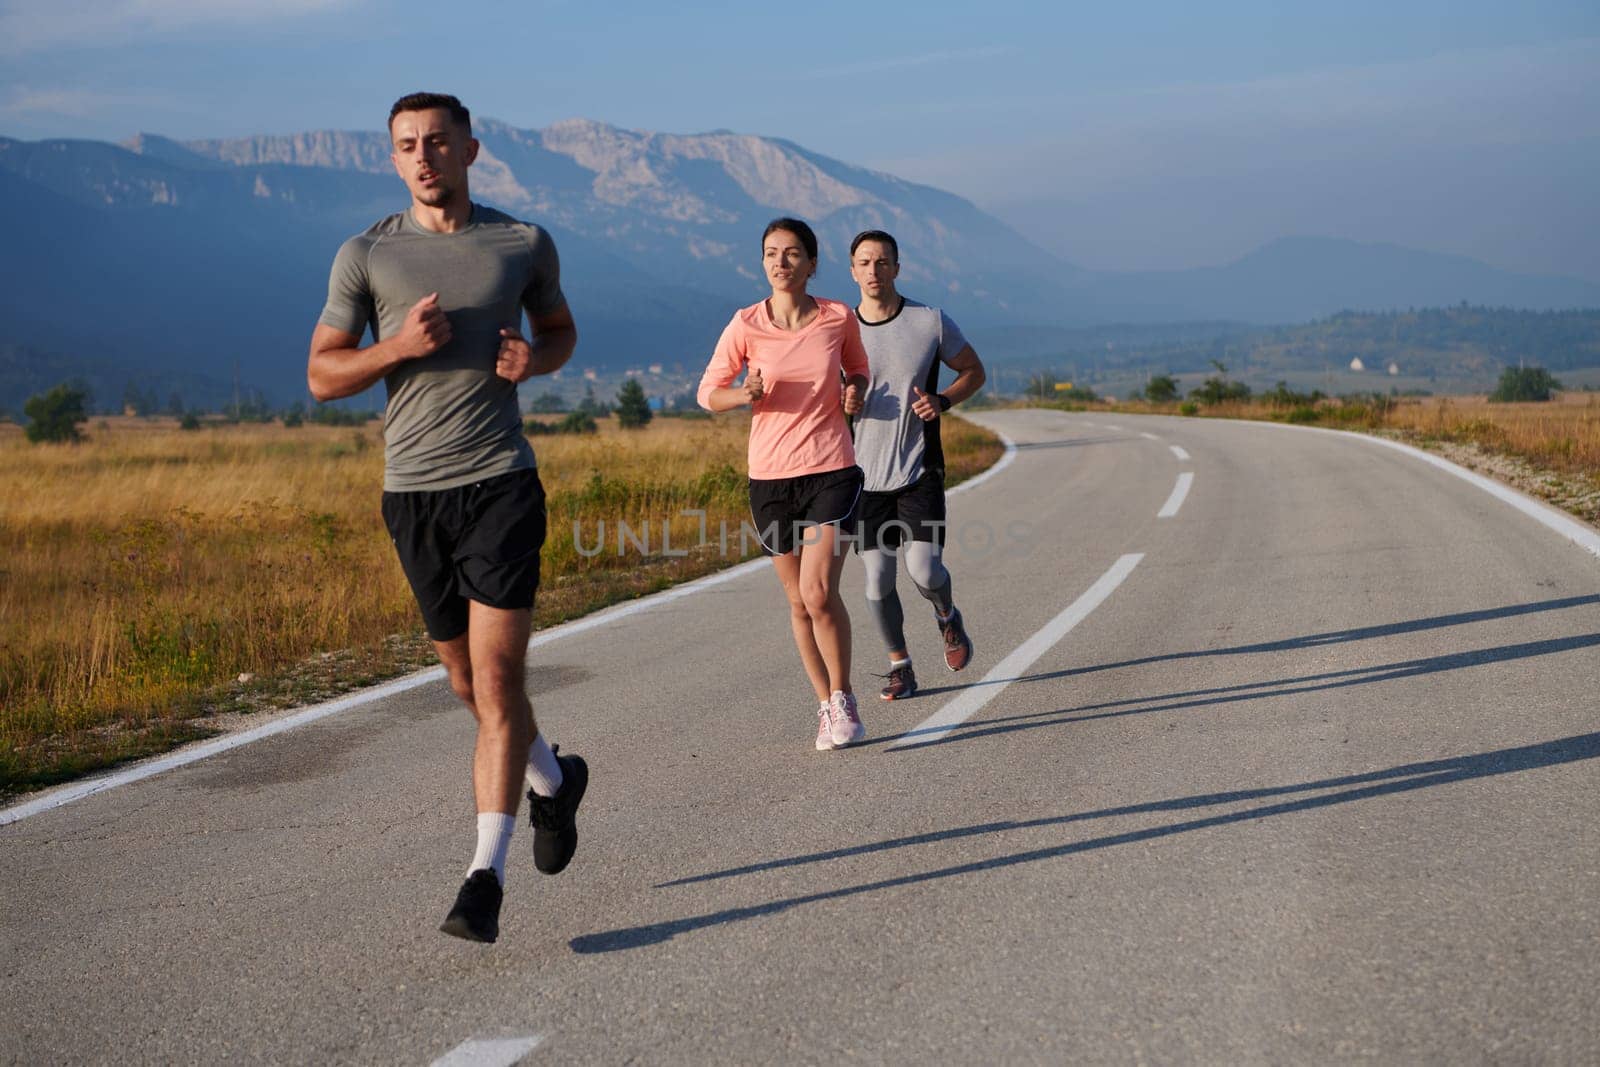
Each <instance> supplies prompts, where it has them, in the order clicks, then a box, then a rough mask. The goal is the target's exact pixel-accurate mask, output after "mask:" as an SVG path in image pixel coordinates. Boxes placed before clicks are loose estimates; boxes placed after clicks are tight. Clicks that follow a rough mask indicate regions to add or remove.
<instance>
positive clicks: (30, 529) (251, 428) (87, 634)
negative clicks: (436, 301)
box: [0, 413, 1001, 796]
mask: <svg viewBox="0 0 1600 1067" xmlns="http://www.w3.org/2000/svg"><path fill="white" fill-rule="evenodd" d="M583 417H584V419H585V420H587V425H585V426H584V427H583V428H582V429H577V430H571V429H569V430H567V432H559V433H552V434H549V435H540V436H538V437H536V438H535V440H534V448H535V451H536V452H537V454H538V456H539V470H540V475H541V477H542V479H543V481H544V483H545V488H546V492H547V494H548V511H549V536H548V539H547V541H546V544H545V550H544V557H543V560H544V563H543V570H544V581H543V584H542V586H541V589H540V593H539V597H538V604H537V607H536V609H535V613H534V614H535V618H534V622H535V625H536V626H537V627H539V628H546V627H549V626H552V625H554V624H556V623H559V622H561V621H563V620H566V619H571V618H574V617H576V616H579V615H583V614H586V613H588V612H591V611H594V610H595V609H597V608H600V607H603V606H605V605H607V604H611V603H615V602H617V601H621V600H626V599H629V598H632V597H637V596H640V595H643V594H646V593H650V592H654V591H656V590H659V589H663V588H665V587H667V586H669V585H672V584H674V583H676V582H681V581H684V580H686V579H689V578H694V577H697V576H700V575H703V574H707V573H710V572H712V571H715V570H718V569H720V568H722V567H725V566H728V565H731V564H733V563H737V562H739V561H740V560H741V559H744V558H749V557H750V556H752V555H755V554H756V553H757V552H758V551H759V549H758V547H757V545H756V542H755V541H754V539H753V537H752V538H749V539H747V541H746V542H745V543H743V544H741V541H740V527H741V524H742V523H743V522H745V521H747V519H748V511H747V502H746V490H745V485H746V478H745V473H744V469H745V444H746V440H747V436H748V432H749V422H748V416H743V417H741V416H739V415H726V416H721V417H718V418H716V419H704V418H683V417H665V416H662V415H660V414H659V413H658V414H657V417H656V418H653V419H650V420H648V421H647V422H645V423H643V424H638V423H637V420H636V416H635V417H634V418H632V419H630V421H634V422H635V425H634V426H633V427H632V428H629V429H626V430H625V429H623V428H622V427H621V426H620V425H619V420H618V419H617V418H616V417H614V416H609V415H607V414H604V413H601V414H599V415H598V416H595V415H590V414H587V413H585V414H584V415H583ZM190 421H191V422H192V423H193V426H192V428H190V429H184V428H182V426H181V424H180V422H179V420H178V419H176V418H170V417H169V418H158V419H145V418H133V417H118V418H114V419H93V420H91V421H90V422H89V424H88V425H86V426H81V427H80V429H81V433H82V440H81V441H80V442H78V443H76V444H66V443H63V444H32V443H30V442H29V441H28V440H27V438H26V436H25V433H24V431H23V429H22V428H21V427H18V426H15V425H9V424H0V500H3V501H4V502H5V504H4V507H3V510H0V796H5V795H8V794H13V793H17V792H20V791H24V790H28V789H34V788H38V787H41V786H45V785H48V784H51V783H53V782H57V781H61V780H64V779H67V778H71V777H74V776H76V775H79V774H82V773H84V772H87V771H90V770H94V769H97V768H101V767H105V766H108V765H111V764H114V763H116V762H119V761H121V760H125V759H129V758H132V757H136V756H142V755H146V754H149V753H152V752H158V751H161V750H163V749H165V748H169V747H171V746H172V745H174V744H177V743H179V742H182V741H186V740H190V739H193V738H196V737H200V736H204V735H206V734H208V733H211V732H214V731H215V730H216V729H217V722H218V719H217V718H216V717H217V716H218V715H221V714H226V713H248V712H250V711H254V710H259V709H263V708H271V707H278V708H286V707H295V706H299V705H302V704H307V703H312V702H315V701H317V700H322V699H326V698H328V697H330V696H333V695H335V694H337V693H340V692H345V691H348V690H351V689H354V688H358V687H361V686H365V685H369V684H371V683H373V682H376V681H379V680H381V679H384V678H389V677H394V676H396V675H399V674H403V673H407V672H409V671H412V670H415V669H418V668H421V667H424V666H429V665H431V664H432V663H433V662H434V657H433V653H432V647H431V645H429V644H428V642H427V640H426V638H425V637H424V635H423V634H422V631H421V627H420V623H419V620H418V618H417V613H416V609H415V607H414V605H413V603H412V600H411V594H410V591H409V589H408V588H407V586H406V582H405V578H404V576H403V575H402V574H401V572H400V568H399V565H398V564H397V563H396V562H395V558H394V550H393V547H392V546H391V545H390V543H389V538H388V535H387V533H386V532H385V530H384V528H383V523H382V520H381V518H380V516H379V514H378V496H379V493H380V491H381V482H382V473H383V444H382V440H381V437H380V429H379V426H378V424H377V423H366V422H358V423H357V424H355V425H345V426H335V425H327V424H324V423H320V422H313V421H311V420H310V419H307V420H305V421H303V422H301V423H300V424H298V425H290V426H285V425H283V424H282V423H250V422H240V423H228V424H220V423H206V424H201V423H198V422H195V421H194V420H190ZM550 421H551V422H553V423H557V424H559V423H561V422H562V421H563V418H562V417H555V418H553V419H551V420H550ZM69 425H73V426H78V425H79V424H77V423H69ZM590 427H592V429H591V428H590ZM535 432H537V431H535ZM945 449H946V455H947V459H948V462H949V465H950V481H951V483H952V484H954V483H955V482H956V481H959V480H961V479H963V478H966V477H970V476H971V475H972V474H975V473H977V472H978V471H981V470H983V469H984V468H986V467H988V466H989V465H991V464H992V463H993V462H994V461H995V460H996V459H997V458H998V457H999V455H1000V452H1001V446H1000V444H999V442H998V441H997V440H996V439H995V438H994V437H993V436H992V435H990V434H988V433H987V432H985V431H983V430H980V429H978V428H977V427H975V426H973V425H971V424H969V423H964V422H962V421H961V420H959V419H957V418H949V419H948V421H947V423H946V427H945ZM684 512H703V513H704V517H703V520H702V517H701V516H700V515H699V514H687V515H686V514H683V513H684ZM702 521H703V523H704V527H703V528H704V537H702ZM664 524H665V529H664ZM724 530H726V531H727V538H726V547H724V540H723V537H722V532H723V531H724ZM575 535H576V536H575ZM619 546H620V547H619Z"/></svg>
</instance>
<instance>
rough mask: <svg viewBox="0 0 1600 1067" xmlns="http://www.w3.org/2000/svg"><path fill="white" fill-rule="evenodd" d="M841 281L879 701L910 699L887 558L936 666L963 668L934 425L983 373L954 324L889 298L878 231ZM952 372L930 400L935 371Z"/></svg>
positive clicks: (855, 245) (895, 256) (966, 652)
mask: <svg viewBox="0 0 1600 1067" xmlns="http://www.w3.org/2000/svg"><path fill="white" fill-rule="evenodd" d="M850 273H851V276H852V277H854V278H855V280H856V284H857V285H858V286H859V287H860V289H861V303H860V304H858V305H857V306H856V316H857V317H858V318H859V319H860V321H861V342H862V344H864V345H865V346H866V349H867V365H868V372H869V375H870V379H871V385H870V386H869V387H868V389H867V397H866V400H865V402H864V403H863V406H862V409H861V412H860V414H858V415H857V416H856V417H855V423H854V427H853V430H854V433H855V445H856V462H857V463H858V464H859V465H860V467H861V470H862V472H863V473H864V474H865V476H866V480H865V483H864V487H863V491H862V493H861V504H860V510H859V512H858V514H859V515H860V520H861V529H860V531H859V533H860V541H859V542H858V543H857V545H858V547H859V549H860V551H861V559H862V561H863V563H865V565H866V571H867V607H868V608H869V609H870V610H871V612H872V617H873V619H874V620H875V621H876V622H877V624H878V629H879V631H880V632H881V633H882V634H883V641H884V644H885V645H886V646H887V647H888V651H889V675H888V684H887V685H886V686H884V688H883V690H882V692H881V693H880V694H879V695H880V696H882V697H883V699H884V700H903V699H904V698H906V697H909V696H911V695H912V694H914V693H915V692H916V691H917V678H916V674H915V673H914V671H913V670H912V667H911V656H910V654H909V652H908V651H907V649H906V637H905V612H904V609H902V608H901V606H900V597H899V595H898V594H897V593H896V592H895V587H894V585H895V572H896V570H897V568H898V562H897V557H898V555H900V554H903V555H904V556H905V560H906V570H907V572H909V574H910V575H911V581H912V583H913V584H914V585H915V586H916V587H917V592H919V593H921V594H922V596H923V597H924V598H925V599H927V600H928V601H929V602H930V603H931V604H932V605H933V612H934V621H935V622H936V623H937V624H938V626H939V632H940V635H941V637H942V639H943V641H944V662H945V666H946V667H948V668H949V669H950V670H952V671H959V670H961V669H962V668H964V667H965V666H966V665H967V664H968V663H969V662H970V661H971V659H972V638H971V637H969V636H968V634H967V629H966V624H965V622H964V620H963V619H962V617H961V612H960V611H958V610H957V609H956V606H955V601H954V600H953V599H952V597H951V582H950V572H949V571H948V570H946V569H945V566H944V562H943V560H942V559H941V558H940V557H941V549H942V548H943V546H944V530H945V502H944V450H943V448H942V447H941V446H940V442H939V416H940V415H942V414H943V413H944V412H946V411H949V410H950V407H951V405H953V404H959V403H960V402H961V401H963V400H965V399H967V398H968V397H969V396H971V395H972V394H973V393H976V392H977V391H978V390H979V389H980V388H982V386H983V382H984V377H985V375H984V370H983V363H982V362H981V361H980V360H979V359H978V354H977V353H976V352H974V351H973V350H972V346H971V345H970V344H968V343H967V340H966V338H965V337H963V336H962V334H961V328H960V327H958V326H957V325H956V324H955V321H954V320H952V319H951V318H950V316H948V315H946V314H945V313H944V312H943V311H940V310H939V309H938V308H934V307H928V306H927V305H926V304H919V303H918V302H917V301H915V300H908V299H906V298H905V297H903V296H901V295H900V294H899V292H898V291H897V290H896V289H895V279H896V278H898V277H899V275H900V246H899V244H898V243H897V242H896V241H895V239H894V238H893V237H892V236H890V235H889V234H887V233H884V232H883V231H882V230H867V231H865V232H863V233H860V234H857V235H856V238H855V240H854V241H852V242H851V243H850ZM941 363H942V364H944V365H945V366H947V367H950V368H951V369H952V370H954V371H955V372H956V377H955V380H954V381H952V382H951V383H950V384H949V386H947V387H946V388H945V389H944V391H943V392H940V391H939V365H940V364H941Z"/></svg>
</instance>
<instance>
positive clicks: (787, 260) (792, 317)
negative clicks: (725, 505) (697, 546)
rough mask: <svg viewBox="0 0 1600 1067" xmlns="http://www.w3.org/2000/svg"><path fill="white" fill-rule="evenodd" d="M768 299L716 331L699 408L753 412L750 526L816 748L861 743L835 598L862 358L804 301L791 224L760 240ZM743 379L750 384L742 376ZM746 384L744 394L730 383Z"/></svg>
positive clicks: (838, 307)
mask: <svg viewBox="0 0 1600 1067" xmlns="http://www.w3.org/2000/svg"><path fill="white" fill-rule="evenodd" d="M761 262H762V266H763V267H764V268H765V270H766V272H767V281H768V282H770V283H771V285H772V295H771V296H769V297H768V298H767V299H765V300H763V301H761V302H760V303H759V304H752V305H750V306H749V307H747V308H744V309H742V310H741V311H739V312H738V313H737V314H736V315H734V317H733V321H731V322H729V323H728V328H727V329H725V330H723V331H722V338H721V339H720V340H719V341H718V342H717V349H716V352H715V353H714V354H713V355H712V357H711V365H710V366H708V367H707V368H706V373H705V376H704V377H703V378H701V379H700V390H699V393H698V394H697V399H698V400H699V402H700V406H701V407H703V408H706V409H707V410H709V411H732V410H733V409H734V408H738V407H743V406H744V405H746V404H748V405H750V407H751V409H752V412H753V413H752V416H751V419H750V515H751V517H752V518H753V519H754V520H755V524H756V531H757V533H758V534H759V536H760V538H761V547H762V548H763V549H764V550H765V551H766V553H767V555H769V556H771V557H772V565H773V567H774V569H776V570H777V572H778V580H779V581H780V582H782V583H783V591H784V593H785V594H786V595H787V596H788V598H789V622H790V625H791V627H792V628H793V630H794V643H795V645H796V646H797V647H798V648H799V649H800V661H801V662H802V663H803V664H805V669H806V674H807V675H808V676H809V677H810V679H811V685H812V688H813V689H815V690H816V693H817V703H818V707H817V748H818V749H819V750H824V751H825V750H827V749H832V748H842V747H844V746H845V745H850V744H854V743H855V742H857V741H860V740H861V739H862V738H863V737H865V736H867V731H866V727H864V726H862V725H861V716H860V714H859V713H858V711H857V709H856V698H855V693H854V692H853V691H852V690H851V688H850V614H849V612H847V611H846V610H845V606H844V601H843V599H841V598H840V596H839V572H840V571H841V570H842V569H843V568H844V553H845V546H844V545H843V544H842V543H841V534H843V533H850V534H853V533H854V532H855V521H856V501H857V500H858V498H859V497H860V495H861V468H859V467H857V466H856V454H855V447H854V445H853V444H852V443H851V440H850V428H849V426H848V425H847V424H846V422H845V415H847V414H849V415H854V414H855V413H856V412H858V411H860V410H861V400H862V397H863V395H864V394H865V391H866V388H867V353H866V350H865V349H864V348H862V346H861V328H860V326H859V325H858V324H857V322H856V316H855V311H854V309H852V308H850V307H848V306H846V305H845V304H841V303H839V302H838V301H835V300H821V299H818V298H816V297H814V296H812V295H810V294H809V293H807V292H806V283H807V282H809V281H810V280H811V277H812V275H814V274H815V273H816V272H817V237H816V234H814V233H812V232H811V227H810V226H807V225H806V224H805V223H804V222H801V221H800V220H799V219H790V218H782V219H775V220H773V221H772V222H771V223H769V224H768V226H767V229H766V232H765V233H763V234H762V235H761ZM747 371H748V373H746V372H747ZM740 374H745V379H744V383H743V384H742V385H734V384H733V383H734V380H735V379H737V378H738V377H739V375H740Z"/></svg>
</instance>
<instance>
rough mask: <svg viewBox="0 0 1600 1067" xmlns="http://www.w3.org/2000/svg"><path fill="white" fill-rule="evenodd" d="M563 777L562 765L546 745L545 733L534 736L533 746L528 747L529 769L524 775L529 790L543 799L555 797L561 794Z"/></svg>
mask: <svg viewBox="0 0 1600 1067" xmlns="http://www.w3.org/2000/svg"><path fill="white" fill-rule="evenodd" d="M562 777H563V776H562V774H561V764H560V763H558V762H557V761H556V754H555V753H554V752H552V751H550V746H549V745H547V744H545V740H544V733H543V732H540V733H536V734H534V735H533V744H531V745H529V746H528V769H527V771H526V772H525V773H524V774H523V780H524V781H526V782H527V783H528V788H529V789H531V790H533V791H534V792H535V793H537V794H539V795H540V796H542V797H553V796H555V795H556V794H557V793H559V792H561V779H562Z"/></svg>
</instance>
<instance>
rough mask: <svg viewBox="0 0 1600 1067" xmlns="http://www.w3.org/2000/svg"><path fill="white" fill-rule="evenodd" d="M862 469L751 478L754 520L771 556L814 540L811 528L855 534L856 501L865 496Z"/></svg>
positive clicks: (848, 468) (763, 544)
mask: <svg viewBox="0 0 1600 1067" xmlns="http://www.w3.org/2000/svg"><path fill="white" fill-rule="evenodd" d="M861 480H862V474H861V468H860V467H842V468H840V469H839V470H836V471H824V472H823V473H821V474H802V475H800V476H799V477H797V478H751V479H750V518H751V519H752V520H754V522H755V524H756V535H757V536H758V537H760V538H761V548H762V550H763V551H765V552H766V554H767V555H769V556H786V555H788V554H789V553H790V552H793V551H794V550H795V546H796V545H804V544H806V543H807V542H810V541H814V540H815V539H816V534H811V535H810V536H807V534H806V527H808V526H829V525H834V526H838V527H839V532H840V533H842V534H845V535H851V534H854V533H855V528H856V502H857V501H858V500H859V499H860V498H861Z"/></svg>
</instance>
